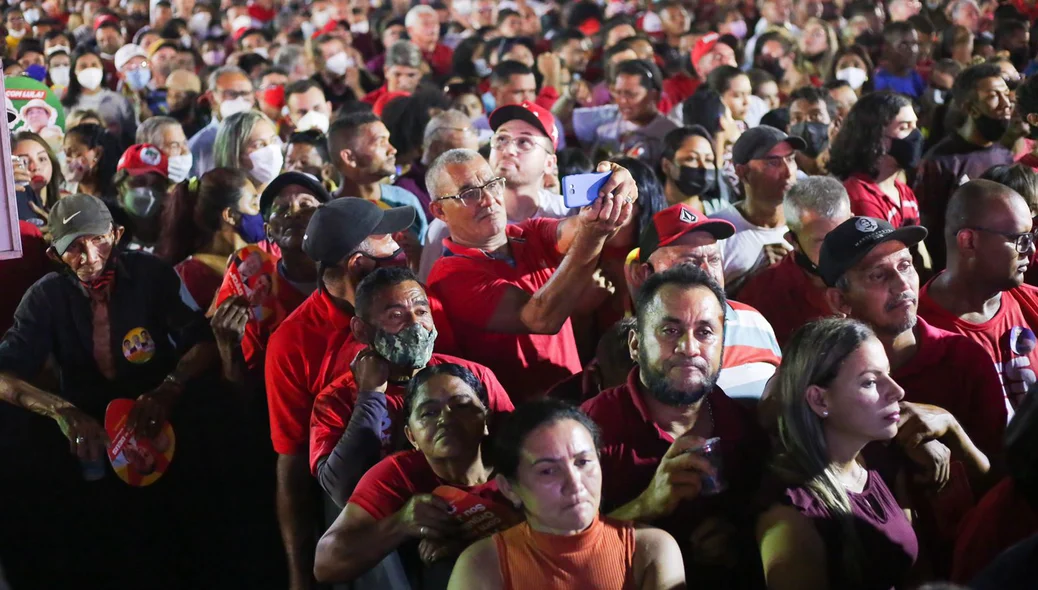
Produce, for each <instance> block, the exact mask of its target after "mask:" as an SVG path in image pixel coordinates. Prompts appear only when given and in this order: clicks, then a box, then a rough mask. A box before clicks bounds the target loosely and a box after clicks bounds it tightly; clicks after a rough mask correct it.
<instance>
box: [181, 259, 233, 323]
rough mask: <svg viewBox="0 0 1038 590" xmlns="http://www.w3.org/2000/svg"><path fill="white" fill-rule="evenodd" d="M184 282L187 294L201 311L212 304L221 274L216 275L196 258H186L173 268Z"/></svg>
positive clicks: (221, 281)
mask: <svg viewBox="0 0 1038 590" xmlns="http://www.w3.org/2000/svg"><path fill="white" fill-rule="evenodd" d="M173 269H174V270H176V271H177V274H178V275H180V280H181V281H184V286H185V287H187V292H188V293H190V294H191V297H192V299H194V300H195V303H197V304H198V307H199V308H200V309H202V310H203V311H205V310H207V309H209V306H211V305H212V304H213V297H215V296H216V292H217V291H218V290H219V289H220V285H221V284H223V273H218V272H216V271H215V270H213V268H212V267H211V266H209V265H208V264H206V263H204V262H202V261H201V260H198V259H197V258H187V259H185V260H183V261H181V262H180V263H179V264H177V265H176V266H174V267H173Z"/></svg>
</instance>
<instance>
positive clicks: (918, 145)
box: [887, 129, 923, 170]
mask: <svg viewBox="0 0 1038 590" xmlns="http://www.w3.org/2000/svg"><path fill="white" fill-rule="evenodd" d="M887 154H889V155H890V157H891V158H894V161H895V162H897V165H898V166H899V167H900V168H901V169H902V170H915V169H916V168H918V167H919V161H920V160H922V159H923V134H922V133H920V132H919V130H918V129H913V130H912V132H911V133H909V134H908V135H907V136H905V137H903V138H892V139H891V140H890V149H889V150H887Z"/></svg>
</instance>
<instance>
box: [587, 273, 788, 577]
mask: <svg viewBox="0 0 1038 590" xmlns="http://www.w3.org/2000/svg"><path fill="white" fill-rule="evenodd" d="M725 303H726V300H725V296H724V291H723V289H721V287H720V286H719V285H718V284H717V283H716V282H715V281H714V280H713V279H712V278H711V277H710V275H708V274H707V273H706V272H705V271H703V270H702V269H700V268H698V267H694V266H691V265H678V266H676V267H674V268H671V269H670V270H666V271H663V272H658V273H654V274H652V275H651V276H649V277H648V278H647V279H646V281H645V284H644V285H643V286H642V288H641V290H640V292H639V294H638V298H637V305H636V308H637V309H636V314H637V318H638V326H637V329H636V330H635V331H634V332H633V333H632V335H631V338H630V343H629V344H630V349H631V357H632V358H633V359H634V360H635V361H637V363H638V366H637V367H635V368H634V369H633V370H632V371H631V374H630V375H629V376H628V379H627V383H626V384H624V385H621V386H619V387H616V388H613V389H609V390H606V391H604V392H602V393H601V394H599V395H598V396H596V397H594V398H592V399H591V400H589V401H587V402H585V403H584V405H583V406H582V409H583V410H584V411H585V412H587V413H588V415H589V416H591V417H592V418H593V419H594V420H595V422H597V423H598V424H599V426H601V428H602V457H601V464H602V472H603V473H602V474H603V480H602V481H603V484H604V487H603V494H604V502H603V508H604V510H605V511H607V512H608V511H611V512H608V513H609V516H611V517H614V518H619V519H624V520H635V521H638V522H643V523H646V524H652V525H654V526H659V527H660V528H663V529H665V530H666V531H667V532H669V533H671V534H672V535H673V536H674V538H675V539H677V541H678V544H679V545H681V550H682V554H683V555H684V558H685V569H686V575H687V576H689V579H693V576H694V579H696V580H700V581H702V582H701V583H702V585H703V586H704V587H715V586H717V587H721V586H723V587H726V588H743V587H756V586H755V585H754V584H757V583H759V584H763V580H761V579H760V569H759V568H753V567H749V566H747V565H746V564H752V563H754V562H755V561H756V560H758V559H759V557H758V553H757V550H756V546H755V544H754V536H753V528H752V521H751V520H750V519H749V518H748V517H747V512H746V510H745V508H746V507H747V506H749V503H750V501H751V499H752V496H753V494H754V493H755V491H756V488H757V485H758V483H759V480H760V475H761V468H762V466H763V461H764V460H765V458H766V456H767V447H768V442H767V438H766V436H765V435H764V433H763V431H762V430H761V429H760V427H759V426H758V425H757V423H756V420H755V418H754V415H753V413H752V412H751V411H750V410H748V409H746V408H744V407H743V406H741V405H739V404H738V403H737V402H735V401H734V400H732V399H731V398H729V397H728V396H727V395H726V394H725V393H724V391H722V390H721V389H720V388H719V387H717V385H716V384H717V377H718V374H719V373H720V370H721V364H722V357H723V356H724V346H723V345H724V331H725V311H724V310H725ZM717 439H719V441H718V440H717ZM708 441H710V442H712V443H715V444H716V443H718V442H719V449H717V448H715V449H714V452H715V453H716V454H717V455H719V457H720V458H721V459H722V462H723V465H724V467H723V468H722V469H719V463H717V462H715V461H714V460H712V459H711V460H708V459H707V458H705V456H704V454H703V453H702V452H701V451H700V449H702V447H703V445H704V444H705V443H707V442H708Z"/></svg>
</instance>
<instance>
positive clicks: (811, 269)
mask: <svg viewBox="0 0 1038 590" xmlns="http://www.w3.org/2000/svg"><path fill="white" fill-rule="evenodd" d="M793 239H794V240H795V241H796V244H797V247H796V248H795V249H794V250H793V262H795V263H796V264H797V266H799V267H800V268H802V269H804V272H806V273H807V274H809V275H814V276H816V277H820V276H822V275H820V274H818V265H817V264H815V263H814V262H811V259H810V258H808V257H807V254H804V252H803V250H802V249H801V248H802V246H801V245H800V241H799V240H797V239H796V236H794V237H793Z"/></svg>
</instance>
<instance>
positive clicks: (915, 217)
mask: <svg viewBox="0 0 1038 590" xmlns="http://www.w3.org/2000/svg"><path fill="white" fill-rule="evenodd" d="M843 186H844V188H846V189H847V196H849V197H850V199H851V213H853V214H854V215H863V216H865V217H875V218H876V219H885V220H887V221H888V222H889V223H890V225H893V226H894V227H904V226H906V225H919V201H918V200H916V198H915V193H914V192H912V189H910V188H908V185H906V184H905V183H903V182H900V181H897V180H895V181H894V186H895V187H896V188H897V194H898V195H899V196H900V198H901V205H900V206H899V205H898V204H897V203H895V202H894V201H892V200H891V199H890V197H888V196H887V195H886V194H885V193H884V192H883V191H882V190H880V188H879V185H878V184H876V182H875V181H874V180H873V179H872V178H870V177H869V176H868V175H865V174H854V175H852V176H851V177H850V178H848V179H847V180H845V181H843Z"/></svg>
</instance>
